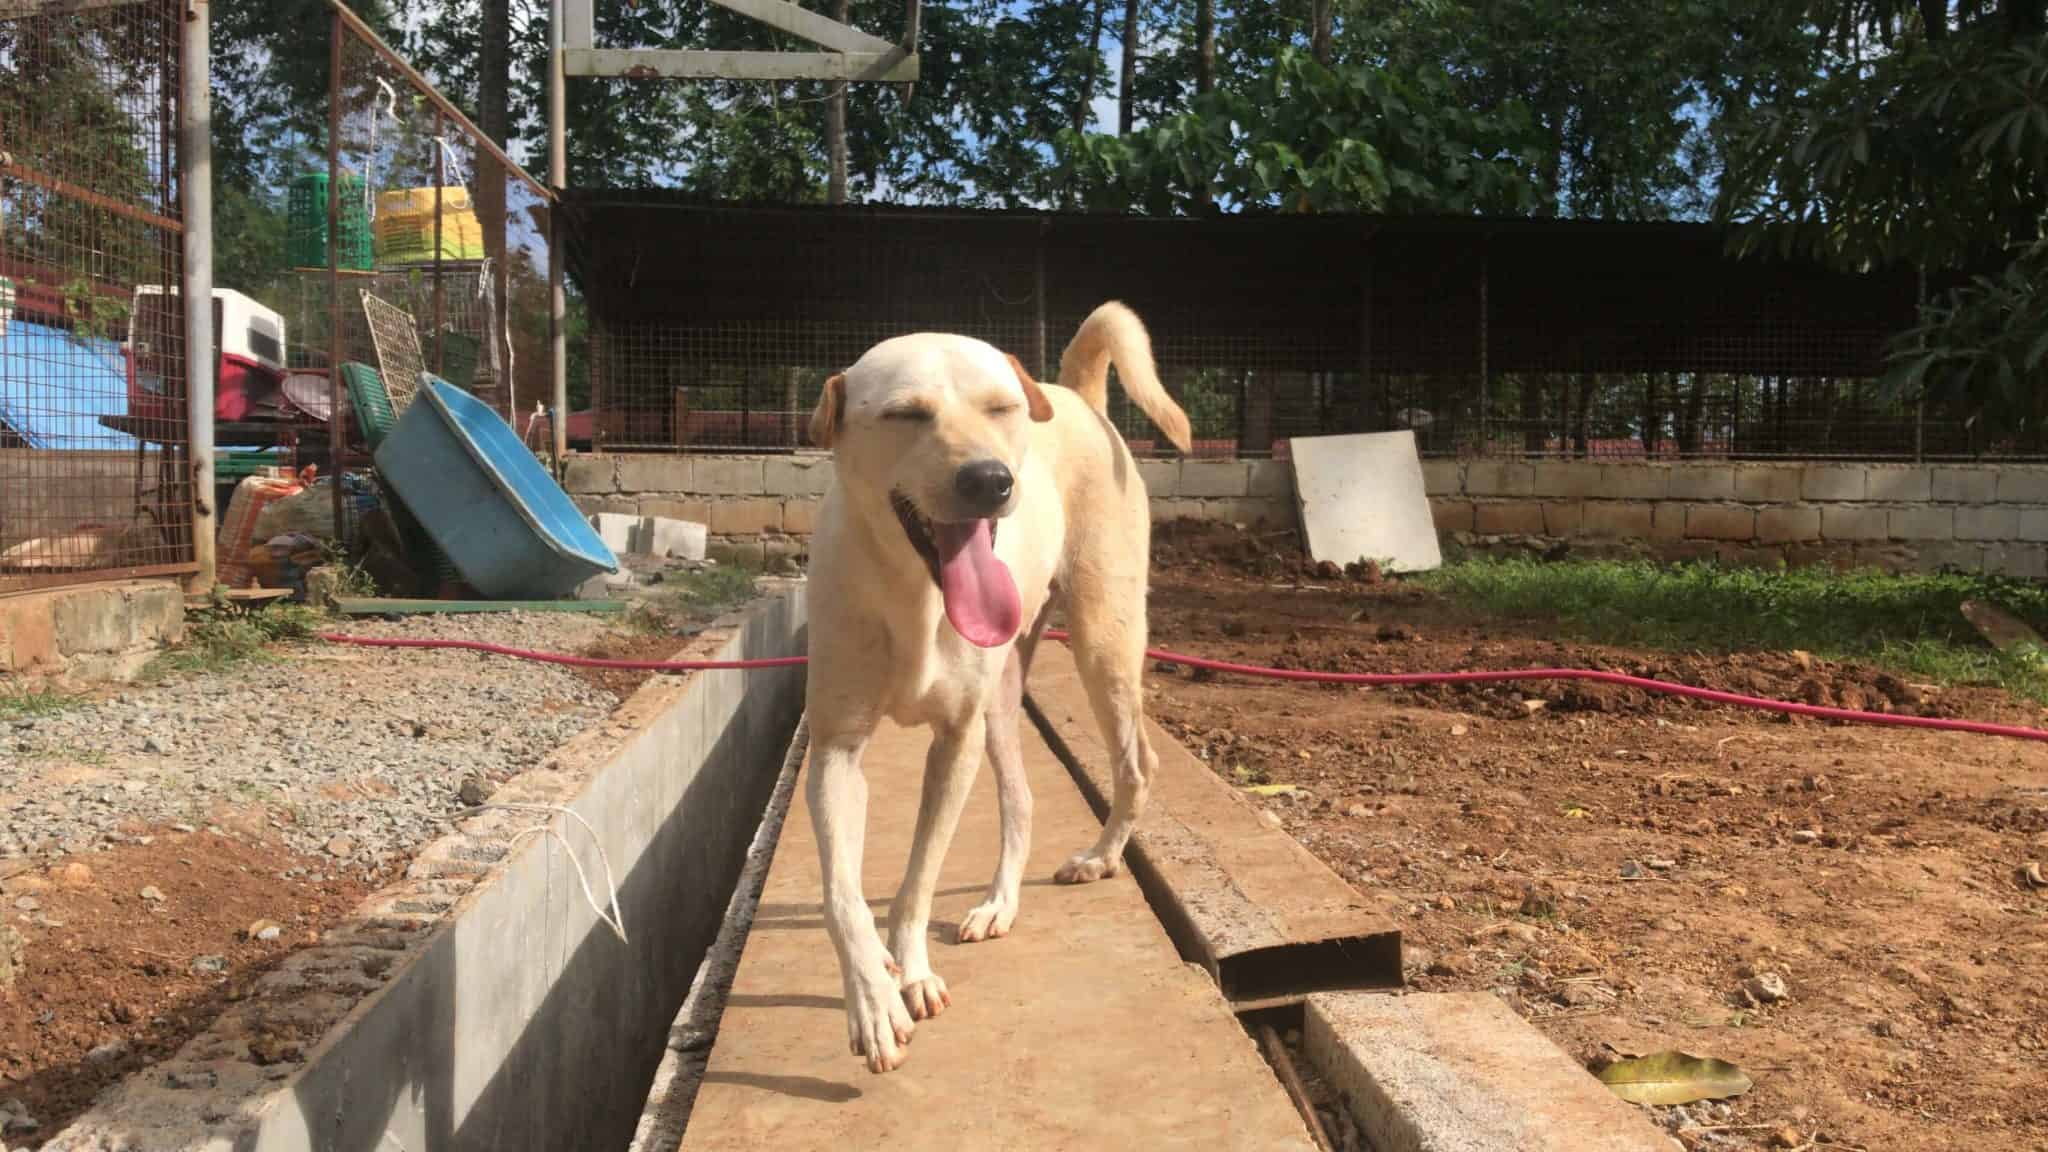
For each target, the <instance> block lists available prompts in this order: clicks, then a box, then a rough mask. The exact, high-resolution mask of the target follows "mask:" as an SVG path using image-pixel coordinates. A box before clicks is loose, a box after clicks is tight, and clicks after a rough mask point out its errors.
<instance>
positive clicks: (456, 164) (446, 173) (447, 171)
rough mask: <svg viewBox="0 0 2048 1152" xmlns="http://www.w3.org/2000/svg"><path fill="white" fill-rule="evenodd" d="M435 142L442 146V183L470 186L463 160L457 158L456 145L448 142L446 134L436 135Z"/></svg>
mask: <svg viewBox="0 0 2048 1152" xmlns="http://www.w3.org/2000/svg"><path fill="white" fill-rule="evenodd" d="M434 143H436V144H439V145H440V146H441V183H442V184H443V185H451V184H454V185H461V186H462V187H464V188H468V187H469V177H468V176H467V175H465V174H464V173H463V170H462V161H460V160H458V159H456V158H455V146H454V145H452V144H450V143H448V138H447V137H446V136H436V137H434Z"/></svg>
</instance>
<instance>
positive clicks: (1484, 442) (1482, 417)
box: [1479, 248, 1493, 456]
mask: <svg viewBox="0 0 2048 1152" xmlns="http://www.w3.org/2000/svg"><path fill="white" fill-rule="evenodd" d="M1489 257H1490V253H1488V252H1487V251H1486V250H1485V249H1483V248H1482V249H1481V250H1480V252H1479V454H1480V455H1482V456H1490V455H1492V454H1493V400H1492V397H1491V393H1492V391H1493V381H1492V379H1491V374H1490V373H1489V372H1488V371H1487V364H1486V314H1487V311H1488V309H1487V295H1488V293H1489V291H1490V288H1491V286H1490V285H1489V284H1488V282H1487V281H1488V279H1489V277H1488V275H1487V273H1488V272H1489V270H1490V267H1489V266H1490V265H1491V264H1492V260H1491V259H1490V258H1489Z"/></svg>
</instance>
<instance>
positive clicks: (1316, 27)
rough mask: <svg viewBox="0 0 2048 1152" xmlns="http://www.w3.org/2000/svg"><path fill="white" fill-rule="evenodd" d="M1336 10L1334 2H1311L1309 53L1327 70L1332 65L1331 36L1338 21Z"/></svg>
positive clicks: (1318, 0)
mask: <svg viewBox="0 0 2048 1152" xmlns="http://www.w3.org/2000/svg"><path fill="white" fill-rule="evenodd" d="M1335 9H1336V5H1335V4H1334V3H1332V0H1311V7H1310V14H1309V28H1310V31H1309V41H1308V51H1309V55H1311V56H1314V57H1315V58H1316V63H1318V64H1321V65H1323V66H1324V67H1326V68H1327V67H1329V64H1330V35H1331V33H1332V31H1333V25H1334V22H1335V19H1336V17H1335Z"/></svg>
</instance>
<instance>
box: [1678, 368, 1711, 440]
mask: <svg viewBox="0 0 2048 1152" xmlns="http://www.w3.org/2000/svg"><path fill="white" fill-rule="evenodd" d="M1706 412H1707V377H1706V374H1705V373H1702V372H1695V373H1693V377H1692V387H1691V388H1690V389H1688V390H1687V392H1686V396H1685V412H1684V414H1683V415H1682V416H1681V417H1680V418H1679V425H1678V429H1679V431H1678V453H1679V455H1681V456H1685V455H1698V454H1699V450H1700V446H1701V444H1702V443H1703V442H1704V441H1705V435H1704V434H1705V431H1706Z"/></svg>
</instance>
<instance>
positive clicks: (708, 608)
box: [662, 564, 756, 615]
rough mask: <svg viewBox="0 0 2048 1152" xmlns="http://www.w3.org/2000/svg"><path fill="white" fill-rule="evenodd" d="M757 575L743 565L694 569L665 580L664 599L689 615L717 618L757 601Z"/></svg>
mask: <svg viewBox="0 0 2048 1152" xmlns="http://www.w3.org/2000/svg"><path fill="white" fill-rule="evenodd" d="M755 575H756V573H755V572H754V571H753V570H752V569H750V568H747V567H745V566H744V565H740V564H720V565H718V566H717V567H715V568H692V569H690V570H688V571H685V572H676V573H672V574H670V575H669V576H668V577H667V578H666V579H665V580H663V581H662V589H663V596H664V597H665V598H666V599H667V600H668V601H669V602H670V603H672V604H674V605H675V606H676V607H678V608H680V609H682V610H684V611H686V612H692V613H697V614H711V615H716V614H718V613H721V612H726V611H729V610H730V609H733V608H737V607H739V606H740V605H742V604H744V603H746V602H747V601H749V600H751V599H753V598H754V577H755Z"/></svg>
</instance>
